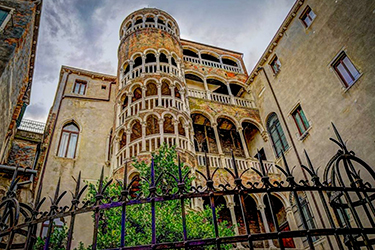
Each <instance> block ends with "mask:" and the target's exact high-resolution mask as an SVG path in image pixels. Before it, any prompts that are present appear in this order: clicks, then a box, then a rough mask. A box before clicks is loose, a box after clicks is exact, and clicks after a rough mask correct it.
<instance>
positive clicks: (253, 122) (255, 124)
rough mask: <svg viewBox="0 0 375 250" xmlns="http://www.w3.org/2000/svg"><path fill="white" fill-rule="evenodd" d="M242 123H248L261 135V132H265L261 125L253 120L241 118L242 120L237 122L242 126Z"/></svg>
mask: <svg viewBox="0 0 375 250" xmlns="http://www.w3.org/2000/svg"><path fill="white" fill-rule="evenodd" d="M244 122H248V123H251V124H253V125H254V126H255V127H256V128H257V129H258V130H259V132H261V133H262V132H263V131H265V130H264V127H263V125H262V124H261V123H259V122H257V121H255V120H254V119H251V118H249V117H244V118H242V119H241V120H240V121H239V124H242V123H244Z"/></svg>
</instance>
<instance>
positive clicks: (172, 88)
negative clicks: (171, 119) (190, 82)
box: [169, 84, 177, 108]
mask: <svg viewBox="0 0 375 250" xmlns="http://www.w3.org/2000/svg"><path fill="white" fill-rule="evenodd" d="M174 88H177V87H176V85H175V84H171V86H169V89H170V90H171V96H172V107H174V108H176V97H175V93H174Z"/></svg>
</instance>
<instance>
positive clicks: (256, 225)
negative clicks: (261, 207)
mask: <svg viewBox="0 0 375 250" xmlns="http://www.w3.org/2000/svg"><path fill="white" fill-rule="evenodd" d="M244 201H245V208H246V219H247V221H248V223H249V227H250V233H252V234H256V233H262V232H263V233H264V232H265V230H264V223H267V222H263V221H262V217H261V214H260V212H259V211H258V209H257V204H256V202H255V200H254V198H253V197H251V196H250V195H247V196H246V197H245V199H244ZM234 212H235V214H236V219H237V223H238V231H239V234H240V235H241V234H242V235H244V234H246V228H245V223H244V219H243V216H242V212H241V205H240V201H239V199H238V196H236V195H235V196H234ZM253 246H254V247H255V248H264V247H269V246H268V243H267V242H262V241H254V242H253Z"/></svg>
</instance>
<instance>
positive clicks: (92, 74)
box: [60, 65, 117, 82]
mask: <svg viewBox="0 0 375 250" xmlns="http://www.w3.org/2000/svg"><path fill="white" fill-rule="evenodd" d="M64 72H71V73H73V74H77V75H84V76H87V77H91V78H99V79H102V80H103V81H114V82H117V76H114V75H108V74H104V73H99V72H93V71H89V70H85V69H79V68H74V67H70V66H65V65H62V66H61V71H60V74H62V73H64Z"/></svg>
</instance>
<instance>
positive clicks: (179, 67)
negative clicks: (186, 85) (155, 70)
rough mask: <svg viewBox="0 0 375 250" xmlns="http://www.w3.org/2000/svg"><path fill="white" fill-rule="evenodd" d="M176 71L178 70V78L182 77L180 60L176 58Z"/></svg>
mask: <svg viewBox="0 0 375 250" xmlns="http://www.w3.org/2000/svg"><path fill="white" fill-rule="evenodd" d="M177 69H178V77H180V78H181V77H182V72H181V59H180V58H177Z"/></svg>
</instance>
